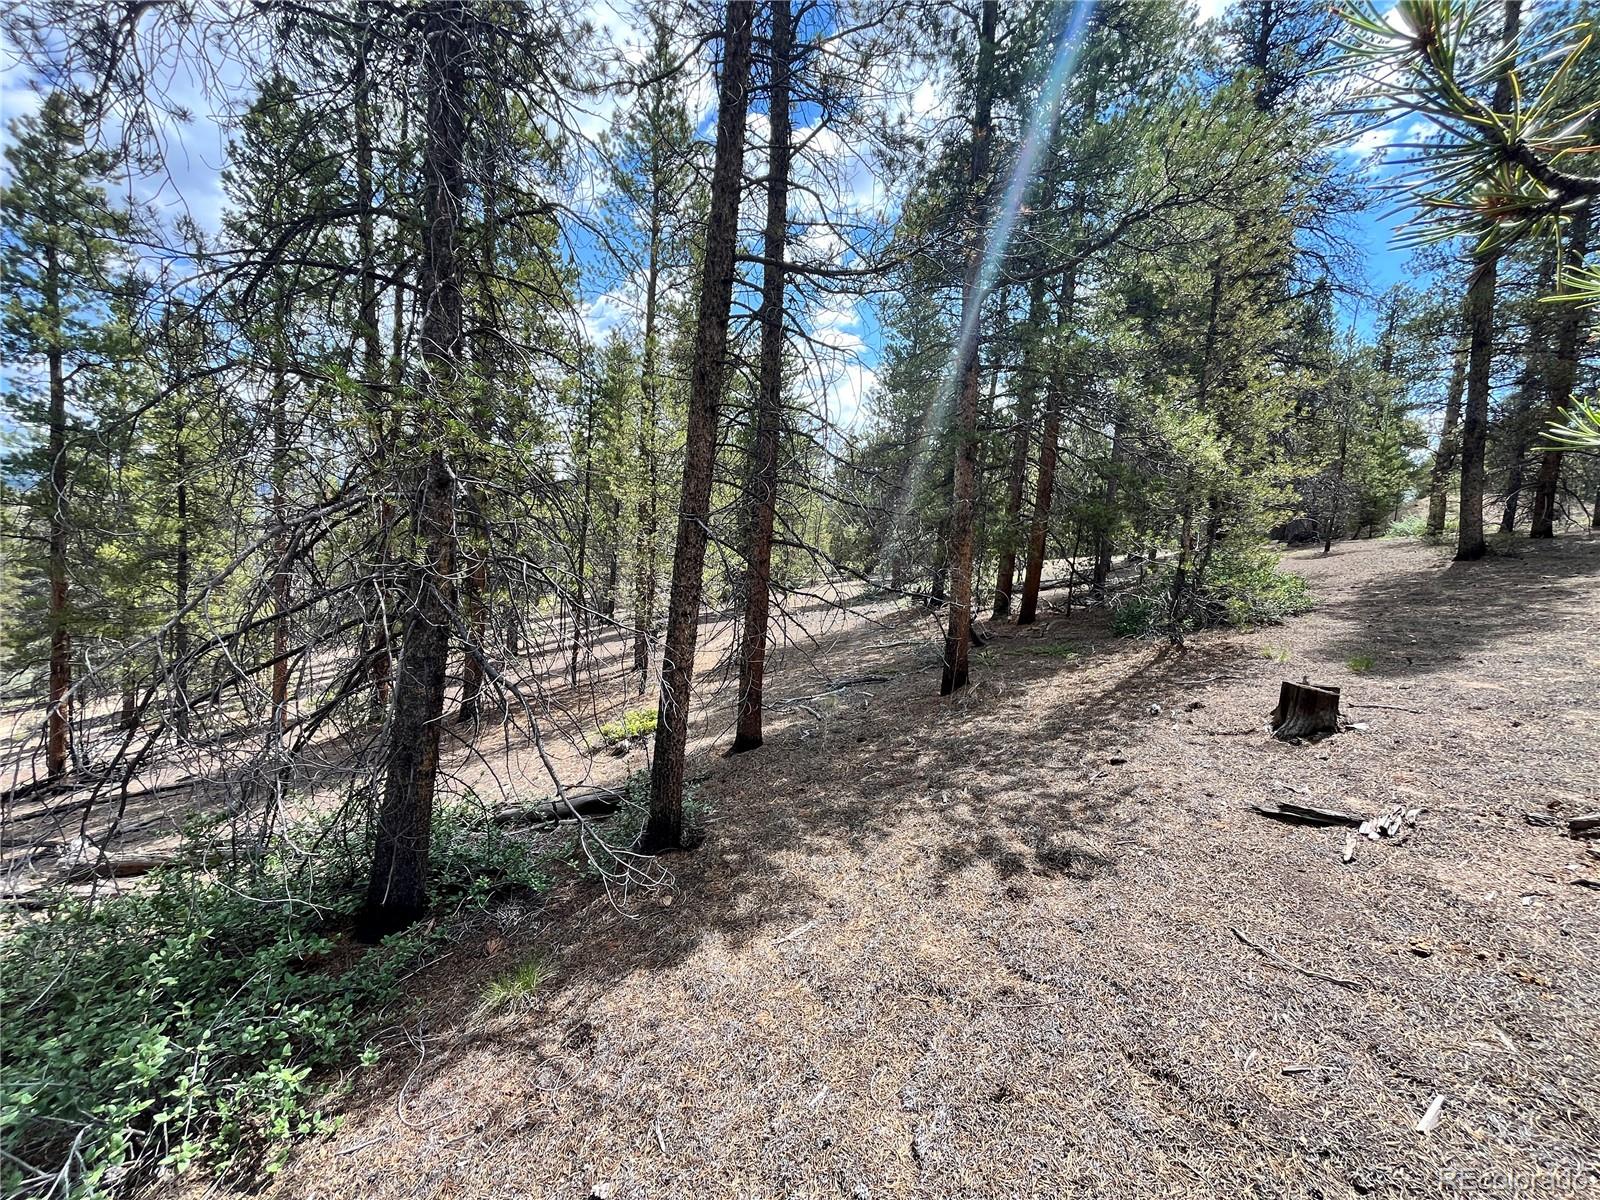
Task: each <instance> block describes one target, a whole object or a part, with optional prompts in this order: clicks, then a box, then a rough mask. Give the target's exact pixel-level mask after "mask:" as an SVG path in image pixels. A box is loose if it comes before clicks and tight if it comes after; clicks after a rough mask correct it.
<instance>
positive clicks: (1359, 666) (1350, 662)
mask: <svg viewBox="0 0 1600 1200" xmlns="http://www.w3.org/2000/svg"><path fill="white" fill-rule="evenodd" d="M1344 665H1345V667H1346V668H1348V669H1349V670H1350V671H1351V672H1353V673H1354V674H1356V675H1365V674H1366V673H1367V672H1368V671H1370V670H1372V655H1370V654H1357V655H1355V656H1354V657H1353V658H1347V659H1345V660H1344Z"/></svg>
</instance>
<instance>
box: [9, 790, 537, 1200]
mask: <svg viewBox="0 0 1600 1200" xmlns="http://www.w3.org/2000/svg"><path fill="white" fill-rule="evenodd" d="M340 832H348V831H343V830H338V829H330V828H323V829H320V830H309V831H300V836H297V837H296V839H295V841H296V842H297V844H300V845H315V846H319V847H323V848H324V849H321V850H319V851H318V852H317V853H315V854H314V855H310V856H298V855H293V854H291V853H290V852H288V851H287V850H281V851H278V852H275V853H274V854H273V855H271V856H269V858H268V859H267V861H266V862H265V863H263V864H260V865H259V866H258V868H257V869H256V871H254V872H253V873H246V872H245V871H243V870H240V871H238V872H219V873H207V872H203V871H200V870H196V869H192V868H187V867H172V868H167V869H163V870H160V871H157V872H154V873H152V874H151V875H149V876H147V877H146V878H145V879H144V880H143V881H142V882H141V886H140V888H139V889H138V890H137V891H134V892H129V893H125V894H123V895H119V896H114V897H110V898H107V899H104V900H101V901H99V902H98V903H95V904H93V905H90V904H87V903H83V902H73V903H68V904H65V905H63V906H61V907H59V908H56V909H54V910H52V911H51V912H49V914H48V915H47V916H46V917H44V918H43V919H41V920H39V921H36V922H33V923H31V924H28V925H26V926H24V927H22V928H20V929H17V930H15V931H13V932H12V933H11V934H10V936H8V937H6V938H5V939H4V940H3V941H0V1011H3V1012H4V1013H5V1014H6V1033H5V1037H6V1045H5V1059H6V1063H5V1074H4V1080H3V1081H0V1149H3V1150H4V1152H5V1158H4V1161H3V1163H0V1193H3V1194H5V1195H7V1196H27V1195H46V1194H51V1195H70V1196H77V1197H98V1196H106V1195H110V1194H112V1193H114V1192H120V1191H123V1190H126V1189H128V1188H130V1187H132V1186H134V1185H136V1184H137V1183H139V1182H141V1181H143V1180H146V1179H148V1178H149V1177H150V1176H151V1175H152V1174H155V1173H162V1172H169V1171H182V1170H184V1169H186V1168H189V1167H192V1166H204V1167H206V1168H208V1169H211V1170H214V1171H217V1172H219V1173H222V1174H228V1173H230V1172H233V1171H238V1172H254V1171H257V1170H261V1169H265V1170H267V1171H271V1170H274V1169H275V1168H276V1166H277V1165H278V1163H279V1162H280V1161H281V1157H282V1154H283V1152H284V1151H285V1149H286V1147H287V1144H288V1142H289V1141H290V1140H291V1139H293V1138H295V1137H298V1136H302V1135H305V1134H309V1133H315V1132H318V1131H320V1130H324V1129H326V1128H328V1127H329V1125H330V1124H331V1123H332V1118H331V1117H330V1116H329V1115H328V1114H327V1113H326V1112H325V1111H323V1110H321V1109H319V1108H318V1107H317V1105H316V1099H317V1077H318V1075H319V1073H323V1072H327V1071H330V1070H332V1069H333V1068H336V1067H342V1066H346V1065H351V1064H355V1063H364V1064H366V1063H371V1062H372V1061H375V1059H376V1057H377V1052H376V1049H375V1047H374V1046H373V1044H372V1042H371V1040H370V1039H371V1035H372V1033H373V1032H374V1028H375V1022H376V1020H377V1018H378V1016H379V1014H380V1013H381V1011H382V1010H383V1009H384V1008H385V1006H387V1005H389V1004H390V1003H392V1002H393V1001H394V1000H395V999H396V998H397V997H398V996H399V995H400V982H401V980H402V978H403V977H404V976H405V975H406V974H407V973H408V972H409V971H411V970H413V969H414V968H415V966H416V965H417V963H418V962H419V961H421V959H422V956H423V955H424V953H425V951H426V950H427V949H428V947H429V946H430V945H432V944H434V943H435V942H436V941H437V940H439V939H440V938H441V937H442V936H444V935H443V933H442V932H440V931H438V930H437V929H434V930H433V931H432V932H430V931H429V929H430V927H427V926H422V927H418V928H417V929H414V930H412V931H409V932H407V933H404V934H400V935H397V936H394V937H391V938H389V939H387V940H386V941H385V943H384V944H383V945H381V946H378V947H374V948H364V947H358V946H355V945H354V944H352V943H351V942H350V940H349V939H348V937H347V935H346V930H347V929H348V927H349V924H350V919H351V917H352V915H353V914H354V911H355V908H356V906H357V904H358V902H359V900H360V896H361V887H360V884H361V882H362V875H361V868H362V866H363V865H364V862H365V849H366V848H365V846H364V845H363V844H362V840H361V839H360V838H358V837H357V838H341V837H339V836H333V835H336V834H338V833H340ZM432 854H433V864H434V894H435V897H436V898H438V899H453V900H454V901H455V903H456V904H457V905H459V904H461V903H471V902H474V901H476V900H481V899H482V898H484V897H486V896H487V895H488V893H489V891H490V890H492V889H493V888H494V886H495V885H496V884H497V883H498V884H499V885H500V886H504V885H505V884H507V883H511V884H516V885H519V886H532V887H539V886H543V883H544V879H545V876H544V874H543V870H542V867H543V864H542V863H540V862H538V861H537V860H535V859H534V857H533V855H532V853H531V851H529V850H527V849H526V848H525V847H523V846H520V845H518V844H515V843H513V841H512V839H511V838H509V837H508V836H507V835H505V834H503V833H501V832H500V831H499V830H497V829H495V828H494V826H493V825H492V823H490V822H489V821H488V820H487V817H486V814H485V812H484V810H483V809H482V808H481V806H479V807H476V808H474V807H469V806H455V807H450V808H443V809H441V810H440V812H439V814H438V816H437V818H436V822H435V829H434V838H433V847H432Z"/></svg>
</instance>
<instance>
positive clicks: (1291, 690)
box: [1272, 679, 1339, 738]
mask: <svg viewBox="0 0 1600 1200" xmlns="http://www.w3.org/2000/svg"><path fill="white" fill-rule="evenodd" d="M1337 732H1339V689H1338V688H1336V687H1325V686H1323V685H1321V684H1316V683H1309V682H1308V683H1290V682H1289V681H1288V680H1287V679H1285V680H1284V681H1283V685H1282V686H1281V687H1280V688H1279V689H1278V707H1277V708H1276V709H1274V710H1273V713H1272V734H1273V736H1274V737H1277V738H1293V737H1300V738H1303V737H1311V736H1313V735H1315V734H1319V733H1337Z"/></svg>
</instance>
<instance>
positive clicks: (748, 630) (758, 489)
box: [732, 0, 791, 754]
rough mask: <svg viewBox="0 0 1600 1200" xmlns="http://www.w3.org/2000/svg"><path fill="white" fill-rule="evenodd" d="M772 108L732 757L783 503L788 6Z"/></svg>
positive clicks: (745, 722) (755, 695) (757, 707)
mask: <svg viewBox="0 0 1600 1200" xmlns="http://www.w3.org/2000/svg"><path fill="white" fill-rule="evenodd" d="M768 12H769V13H770V14H771V22H772V30H771V54H770V66H769V68H768V69H769V71H770V72H771V78H772V91H771V97H770V102H769V104H768V125H769V127H770V129H771V135H770V138H769V141H770V143H771V150H770V151H769V154H768V159H769V166H768V168H767V226H766V231H765V233H764V234H763V243H764V246H763V250H762V256H763V257H764V258H765V259H766V265H765V266H764V267H763V270H762V277H761V312H760V319H761V366H760V381H759V385H758V392H757V400H756V433H755V442H754V444H753V445H752V447H751V451H750V490H749V504H750V513H749V536H750V548H749V553H748V555H747V556H746V566H745V587H744V593H745V596H744V605H745V607H744V634H743V637H742V638H741V639H740V643H739V647H740V653H739V721H738V729H737V731H736V732H735V734H734V739H733V747H732V749H733V752H734V753H736V754H737V753H739V752H740V751H743V750H754V749H755V748H756V747H758V746H759V745H761V696H762V683H763V681H764V678H765V675H766V666H767V615H768V609H769V607H770V603H771V598H770V594H769V591H770V588H771V584H772V522H773V509H774V507H775V505H776V502H777V495H778V433H779V419H780V417H781V416H782V404H783V343H784V336H783V288H784V262H783V258H784V254H785V253H786V251H787V243H788V235H789V54H790V48H789V46H790V36H791V30H790V28H789V22H790V16H791V14H790V11H789V0H771V3H770V4H769V5H768Z"/></svg>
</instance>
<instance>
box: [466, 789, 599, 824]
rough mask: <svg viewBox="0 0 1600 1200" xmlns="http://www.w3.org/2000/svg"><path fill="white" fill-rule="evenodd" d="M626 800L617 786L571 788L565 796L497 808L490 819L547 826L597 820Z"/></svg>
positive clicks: (502, 822)
mask: <svg viewBox="0 0 1600 1200" xmlns="http://www.w3.org/2000/svg"><path fill="white" fill-rule="evenodd" d="M625 799H627V797H626V796H625V795H624V794H623V793H622V792H620V791H618V790H617V789H616V788H573V789H570V790H569V791H568V792H567V794H566V796H565V797H557V798H553V799H550V800H541V801H540V802H539V803H537V804H532V805H514V806H512V807H508V808H502V809H497V810H496V811H495V812H494V813H493V814H492V815H491V817H490V820H492V821H493V822H494V823H495V824H496V825H548V824H556V823H559V822H561V821H574V820H599V819H602V818H605V817H609V816H611V815H612V814H613V813H615V812H616V811H617V810H618V809H619V808H621V807H622V802H623V801H624V800H625Z"/></svg>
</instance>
